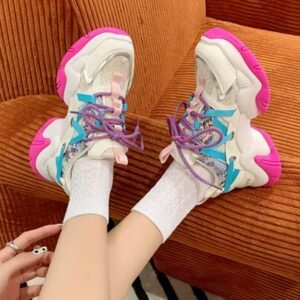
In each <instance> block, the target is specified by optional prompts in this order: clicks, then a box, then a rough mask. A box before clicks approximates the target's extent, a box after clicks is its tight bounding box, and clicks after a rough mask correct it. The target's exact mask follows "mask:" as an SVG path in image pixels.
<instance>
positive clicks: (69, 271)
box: [39, 215, 110, 300]
mask: <svg viewBox="0 0 300 300" xmlns="http://www.w3.org/2000/svg"><path fill="white" fill-rule="evenodd" d="M106 232H107V221H106V219H104V218H103V217H100V216H97V215H82V216H78V217H75V218H73V219H70V220H69V221H67V222H66V223H65V225H64V227H63V230H62V233H61V235H60V238H59V241H58V244H57V247H56V250H55V254H54V257H53V260H52V263H51V265H50V268H49V271H48V275H47V278H46V281H45V284H44V287H43V290H42V292H41V295H40V298H39V299H42V300H48V299H49V300H52V299H74V300H75V299H89V300H94V299H95V300H99V299H104V300H105V299H110V297H109V279H108V278H109V276H108V265H107V234H106Z"/></svg>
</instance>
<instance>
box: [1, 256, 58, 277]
mask: <svg viewBox="0 0 300 300" xmlns="http://www.w3.org/2000/svg"><path fill="white" fill-rule="evenodd" d="M52 257H53V252H44V253H41V254H39V255H33V254H32V253H31V252H23V253H21V254H19V255H17V256H15V257H13V258H12V259H10V260H9V261H8V262H6V263H5V264H4V265H3V267H5V268H7V270H8V272H9V273H10V274H11V275H13V274H15V273H16V272H18V271H22V270H26V269H28V268H32V269H35V268H39V267H41V266H48V265H49V264H50V262H51V259H52Z"/></svg>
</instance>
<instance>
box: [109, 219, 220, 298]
mask: <svg viewBox="0 0 300 300" xmlns="http://www.w3.org/2000/svg"><path fill="white" fill-rule="evenodd" d="M116 223H117V222H114V221H113V220H110V222H109V225H108V230H110V229H112V228H113V227H114V226H115V224H116ZM126 300H222V298H221V297H218V296H215V295H211V294H209V293H207V292H205V291H203V290H201V289H199V288H195V287H192V286H190V285H189V284H187V283H185V282H183V281H180V280H177V279H175V278H172V277H170V276H167V275H166V274H164V273H162V272H160V271H158V270H157V269H156V267H155V265H154V262H153V261H152V260H151V261H150V262H149V263H148V264H147V266H146V267H145V269H144V270H143V272H142V273H141V274H140V276H139V277H138V278H137V279H136V280H135V281H134V283H133V285H132V288H131V289H130V291H129V293H128V295H127V297H126Z"/></svg>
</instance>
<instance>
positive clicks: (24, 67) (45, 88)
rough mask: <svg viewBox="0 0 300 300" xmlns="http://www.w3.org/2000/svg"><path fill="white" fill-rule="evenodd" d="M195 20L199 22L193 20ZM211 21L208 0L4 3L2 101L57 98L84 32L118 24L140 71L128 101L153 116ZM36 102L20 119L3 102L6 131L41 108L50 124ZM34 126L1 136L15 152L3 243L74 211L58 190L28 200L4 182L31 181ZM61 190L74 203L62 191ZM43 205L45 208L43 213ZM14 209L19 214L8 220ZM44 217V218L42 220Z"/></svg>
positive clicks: (0, 198) (0, 16) (0, 211)
mask: <svg viewBox="0 0 300 300" xmlns="http://www.w3.org/2000/svg"><path fill="white" fill-rule="evenodd" d="M191 15H194V18H192V19H191V20H190V21H189V22H186V20H187V19H188V18H189V16H191ZM204 16H205V8H204V1H200V0H199V1H196V2H194V1H193V0H189V1H183V0H180V1H177V0H171V1H161V0H154V1H143V0H140V1H126V2H125V1H121V0H118V1H110V0H106V1H102V0H99V1H94V0H81V1H80V0H77V1H75V0H72V1H71V0H70V1H68V0H53V1H52V0H51V1H44V0H14V1H6V0H0V45H1V47H0V102H1V101H2V102H3V101H7V100H10V99H14V98H18V97H21V96H26V95H39V94H48V95H55V94H56V83H55V78H56V72H57V67H58V65H59V62H60V60H61V58H62V56H63V55H64V53H65V52H66V51H67V49H68V48H69V47H70V46H71V44H72V43H73V42H75V41H76V40H77V39H78V37H79V36H81V35H83V34H84V33H86V32H88V31H90V30H93V29H95V28H97V27H103V26H110V27H120V28H123V29H125V30H127V31H128V32H129V33H130V35H131V36H132V38H133V41H134V44H135V49H136V59H135V64H136V71H135V80H134V84H133V87H132V91H131V92H130V96H129V99H128V102H129V107H130V111H136V112H139V114H143V115H146V114H148V113H149V111H150V110H151V109H152V106H153V105H154V104H155V103H156V102H157V101H158V100H159V98H160V95H161V94H162V93H163V92H164V90H165V88H166V86H167V85H168V84H169V81H170V80H171V78H172V77H173V74H174V72H175V71H176V69H177V67H178V66H179V65H180V64H181V62H182V60H183V58H184V56H185V55H186V53H187V51H188V50H189V48H190V45H191V43H192V42H193V40H194V37H195V35H196V33H197V32H198V30H199V28H200V27H201V26H202V24H203V22H204ZM174 20H176V22H174ZM29 98H30V97H29ZM29 98H28V97H23V98H20V99H19V100H18V102H17V103H18V107H17V108H16V109H17V111H19V115H17V114H15V113H14V111H15V108H13V106H10V104H8V103H7V104H6V103H2V104H0V111H1V112H2V116H1V122H2V126H3V125H4V124H5V123H6V122H7V123H8V124H10V122H9V120H16V119H20V120H27V118H26V116H24V114H25V115H26V112H28V110H29V111H31V112H32V111H34V114H33V115H31V118H33V119H34V120H38V121H37V123H36V124H38V126H40V125H42V123H41V122H40V120H41V118H43V120H44V119H45V114H43V113H44V112H43V108H41V107H40V106H35V105H31V106H28V105H27V103H26V101H28V100H29ZM37 99H39V98H37ZM50 100H51V98H49V103H48V105H50V107H52V106H53V107H52V108H53V109H54V110H55V109H56V106H57V105H58V107H60V108H62V107H64V106H63V105H62V103H60V102H59V99H56V101H50ZM13 101H14V100H13ZM13 101H12V102H13ZM37 101H38V100H37ZM44 101H45V100H44ZM46 102H47V101H46ZM4 112H5V114H3V113H4ZM41 114H42V117H41ZM49 115H51V114H49ZM54 115H55V113H54ZM11 126H13V125H12V124H11ZM30 126H31V125H29V124H28V123H22V127H16V128H11V129H12V131H10V130H8V131H10V137H8V136H7V135H6V133H7V132H8V131H7V129H4V128H3V127H2V129H1V134H4V135H5V136H6V138H5V139H3V140H2V142H1V143H0V147H1V148H2V149H7V152H6V151H3V156H2V158H0V160H1V159H2V162H1V167H0V168H1V169H6V170H8V172H3V174H6V175H5V176H2V180H0V186H1V185H2V184H3V189H2V193H1V194H0V203H2V205H0V242H2V243H4V242H5V240H7V239H8V237H10V238H13V237H14V236H16V235H17V234H19V233H20V232H21V231H23V230H26V229H28V228H33V227H37V226H39V225H41V224H46V223H51V222H52V223H53V222H54V223H55V222H59V221H61V219H62V217H63V212H64V209H65V207H66V205H65V204H62V203H55V202H52V203H50V202H49V200H51V199H53V198H55V197H52V196H51V193H49V195H47V198H48V200H47V201H44V200H39V198H34V197H32V196H27V194H26V192H25V193H24V191H23V194H20V195H22V197H21V196H19V194H18V193H17V192H16V193H9V192H8V191H9V190H10V188H9V186H8V187H7V186H6V185H5V183H4V182H6V180H8V179H13V178H15V182H16V183H17V185H19V184H20V186H22V185H23V183H24V179H25V178H23V179H20V178H19V176H18V175H17V176H16V177H15V175H16V173H19V174H21V175H22V174H24V173H23V168H25V169H26V170H27V171H28V162H27V160H28V155H27V153H28V149H29V145H30V142H31V139H32V137H33V135H34V132H35V131H36V130H37V129H38V126H35V127H34V129H32V130H31V131H30V135H28V136H26V134H24V132H28V130H30ZM18 132H19V133H20V134H19V135H18ZM17 136H18V137H17ZM16 137H17V138H16ZM3 138H4V137H3ZM25 138H27V140H26V141H25V140H24V139H25ZM4 152H6V153H4ZM12 153H14V154H17V156H18V157H20V155H21V157H22V159H21V161H22V163H21V164H19V162H18V163H16V161H15V160H14V159H10V158H9V157H11V155H12ZM7 158H8V159H7ZM18 180H20V181H18ZM37 182H38V181H37ZM27 183H28V182H27ZM39 186H40V184H37V185H36V188H37V189H39ZM30 189H31V188H30ZM51 189H53V186H51ZM32 190H33V189H31V191H32ZM56 190H57V189H56ZM58 193H59V194H60V196H61V197H62V198H63V199H64V200H66V197H64V196H63V193H62V192H61V191H60V192H58ZM41 196H42V197H44V196H45V193H44V192H42V193H41V194H39V197H41ZM39 204H40V205H41V209H40V211H39V213H38V210H39ZM43 205H44V206H43ZM43 207H48V209H43ZM8 212H14V213H11V214H9V217H7V214H8ZM22 212H26V216H22ZM27 212H28V213H29V214H27ZM37 214H38V215H39V218H36V217H35V216H36V215H37ZM29 215H30V216H31V217H30V218H29V217H28V216H29Z"/></svg>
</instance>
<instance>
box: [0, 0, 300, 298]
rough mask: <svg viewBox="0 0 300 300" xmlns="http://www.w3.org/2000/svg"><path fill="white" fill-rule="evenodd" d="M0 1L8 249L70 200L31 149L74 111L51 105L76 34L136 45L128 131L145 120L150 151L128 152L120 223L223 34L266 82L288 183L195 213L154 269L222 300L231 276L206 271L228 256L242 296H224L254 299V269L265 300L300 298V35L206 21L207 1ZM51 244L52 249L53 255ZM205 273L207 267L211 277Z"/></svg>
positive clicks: (270, 119) (1, 152) (3, 214)
mask: <svg viewBox="0 0 300 300" xmlns="http://www.w3.org/2000/svg"><path fill="white" fill-rule="evenodd" d="M216 2H217V1H216ZM224 2H225V1H224ZM0 3H1V6H0V14H1V15H0V26H1V27H0V30H1V32H0V45H1V47H0V54H1V56H0V76H1V77H0V93H1V95H0V96H1V100H2V101H3V102H2V103H1V104H0V140H1V143H0V242H2V243H4V242H5V241H7V240H8V239H11V238H13V237H14V236H16V235H17V234H19V233H21V232H22V231H23V230H27V229H29V228H34V227H37V226H40V225H42V224H46V223H56V222H59V221H61V219H62V217H63V214H64V210H65V207H66V204H65V203H66V202H67V197H66V195H65V194H64V193H63V191H62V190H61V189H59V188H58V187H57V186H56V185H55V184H51V183H47V182H42V181H40V180H39V179H38V178H37V177H36V176H35V175H34V174H33V173H32V171H31V169H30V167H29V164H28V149H29V146H30V143H31V140H32V138H33V136H34V134H35V133H36V131H37V130H38V128H39V127H40V126H41V125H42V124H43V123H44V122H45V121H46V120H48V119H49V118H51V117H53V116H58V117H63V116H64V115H65V113H66V107H65V105H64V104H63V102H62V101H60V99H59V98H58V96H55V93H56V90H55V76H56V68H57V65H58V64H59V61H60V59H61V57H62V55H63V53H64V52H65V51H66V50H67V48H68V47H69V46H70V45H71V43H72V42H73V41H75V40H76V39H77V37H78V36H79V35H81V34H82V33H85V32H87V31H89V30H91V29H94V28H96V27H98V26H118V27H122V28H124V29H125V30H127V31H129V33H130V34H131V35H132V38H133V40H134V43H135V49H136V73H135V79H134V84H133V87H132V90H131V91H130V94H129V98H128V100H129V106H130V112H129V113H128V126H129V129H132V128H133V127H134V124H135V123H136V121H137V119H138V118H139V119H140V124H141V129H142V132H143V134H144V138H145V145H146V149H145V152H144V153H138V152H135V151H130V152H129V161H130V164H129V165H128V166H127V167H120V166H116V168H115V169H116V172H115V180H114V187H113V190H112V194H111V196H112V197H111V215H112V216H113V217H115V218H118V219H121V218H123V217H124V216H125V215H126V214H127V213H128V212H129V211H130V209H131V207H132V206H133V205H134V204H135V203H136V202H137V201H138V200H139V199H140V198H141V197H142V196H143V195H144V194H145V193H147V191H148V190H149V189H150V188H151V187H152V186H153V185H154V184H155V182H156V181H157V180H158V179H159V178H160V176H161V174H162V173H163V172H164V170H165V168H166V167H167V166H166V165H161V164H160V162H159V160H158V155H159V152H160V150H161V149H162V148H163V147H165V146H166V145H167V144H168V143H169V142H170V139H169V133H168V129H167V125H166V122H165V117H166V116H167V115H169V114H170V113H172V112H173V111H174V108H175V106H176V104H177V103H178V101H179V100H185V99H187V97H188V96H189V95H190V94H191V93H192V91H193V90H194V88H195V78H194V77H195V75H194V74H195V59H194V47H195V45H196V43H197V42H198V40H199V38H200V36H201V34H202V33H203V32H204V31H205V30H207V29H208V28H211V27H214V26H219V27H224V28H226V29H228V30H230V31H232V32H233V33H234V34H236V35H237V36H238V37H239V38H241V39H242V40H243V41H244V42H245V43H246V44H247V46H248V47H249V48H250V49H251V50H252V51H253V52H254V54H255V55H256V56H257V57H258V58H259V60H260V61H261V64H262V65H263V67H264V68H265V70H266V73H267V75H268V77H269V80H270V85H271V96H272V100H271V105H270V109H269V111H268V112H267V113H266V114H265V115H264V116H263V117H259V118H258V119H256V120H255V122H254V123H255V125H257V126H259V127H262V128H263V129H266V130H267V131H268V132H269V133H270V134H271V135H272V137H273V138H274V141H275V143H276V145H277V146H278V149H279V151H280V154H281V157H282V161H283V175H282V179H281V180H280V182H279V184H278V185H276V187H275V188H274V189H266V188H260V189H250V188H249V189H243V190H241V191H234V192H232V193H230V194H227V195H225V196H221V197H219V198H218V199H211V200H210V201H208V202H207V203H205V204H204V205H202V206H201V207H197V208H196V209H195V210H194V211H193V212H192V213H191V214H190V215H189V216H188V218H187V219H186V220H185V221H184V222H183V224H182V225H181V226H180V227H179V228H178V230H177V231H176V232H175V234H174V235H173V236H172V237H171V240H172V241H171V242H170V243H166V244H165V245H164V248H163V249H162V251H161V252H160V253H159V254H158V257H157V261H158V262H159V264H160V268H161V269H163V270H164V271H166V272H168V273H169V274H171V275H173V276H179V277H180V278H182V279H184V280H186V281H190V282H193V283H194V284H195V285H199V286H203V287H205V286H206V287H207V288H208V290H211V291H213V292H214V290H215V291H217V292H218V293H220V289H218V288H216V286H217V284H218V282H219V283H220V284H221V283H222V282H224V278H223V277H222V276H217V274H216V273H213V272H212V273H210V271H209V268H208V267H207V265H209V263H210V264H211V265H213V264H214V263H217V262H218V261H217V260H216V258H215V257H221V258H222V263H223V264H224V265H225V264H228V269H227V272H228V273H227V274H229V275H228V276H231V275H232V274H235V276H240V280H239V281H238V282H239V285H240V290H239V291H238V290H237V289H233V288H230V287H228V288H227V289H226V285H224V284H223V285H221V286H222V288H223V289H224V293H223V294H224V297H226V298H228V299H241V298H239V297H241V296H240V295H243V299H254V298H253V295H255V294H254V290H253V289H250V288H247V284H248V282H247V272H250V271H251V272H252V271H253V272H256V270H258V271H257V272H258V273H257V274H258V275H257V276H258V277H257V278H260V279H259V280H257V281H256V282H255V280H254V279H255V278H254V277H251V278H252V279H251V280H252V281H251V284H253V285H255V286H256V287H257V289H258V290H260V289H261V290H262V289H264V290H265V291H266V292H265V294H262V295H263V296H264V297H265V299H280V297H278V294H277V293H278V292H282V291H284V287H283V286H282V284H280V280H281V278H283V279H284V280H283V282H286V286H287V288H288V289H290V293H286V295H287V297H286V298H282V299H299V298H300V292H299V291H300V288H299V284H300V279H299V278H300V273H299V269H300V254H299V253H300V239H299V227H300V204H299V195H300V171H299V170H300V156H299V153H298V151H297V150H295V149H298V148H299V146H300V144H299V131H300V127H299V113H298V112H299V110H300V106H299V105H300V104H299V103H300V98H299V91H298V85H299V84H298V83H299V81H300V65H299V58H298V56H299V53H300V37H299V36H293V35H287V34H282V33H276V32H270V31H265V30H257V29H253V28H249V27H245V26H240V25H236V24H233V23H228V22H222V21H217V20H214V19H209V18H204V10H203V9H204V4H203V2H201V1H196V0H190V1H183V0H182V1H176V0H171V1H163V0H155V1H126V2H125V1H121V0H119V1H117V0H116V1H108V0H107V1H101V0H98V1H96V0H93V1H83V0H82V1H75V0H73V1H59V0H57V1H51V2H50V1H42V0H40V1H38V0H32V1H29V0H24V1H21V0H19V1H17V0H15V1H13V2H9V1H3V0H0ZM30 3H31V5H29V4H30ZM244 3H245V2H244ZM251 3H252V2H251ZM245 5H246V4H245ZM247 5H249V7H250V6H251V5H250V4H249V3H247ZM282 5H283V6H284V3H283V4H282ZM282 11H283V14H284V13H285V12H284V10H282ZM257 12H258V14H259V9H258V10H257ZM203 21H204V24H203ZM31 94H32V95H31ZM33 94H36V95H33ZM42 94H44V95H42ZM23 96H24V97H23ZM5 100H10V101H5ZM54 240H55V239H52V240H50V241H47V244H48V245H50V246H53V245H54ZM183 245H185V246H183ZM174 249H175V250H176V249H179V250H178V253H180V259H179V258H178V264H179V265H180V264H181V263H182V262H183V261H184V263H185V268H186V269H184V268H183V267H182V269H181V271H180V270H176V267H174V266H175V265H176V261H174V260H171V259H170V253H171V254H172V253H174V251H175V250H174ZM172 251H173V252H172ZM185 251H186V256H185V257H184V253H185ZM176 253H177V250H176ZM197 253H199V255H200V254H201V257H202V256H204V257H203V259H202V258H199V257H200V256H199V257H198V256H197ZM178 255H179V254H178ZM174 256H175V253H174ZM195 261H196V262H197V264H196V263H195ZM243 266H244V267H243ZM202 267H203V270H204V271H205V270H207V271H205V272H207V273H206V274H207V276H206V277H205V278H204V277H201V274H200V273H201V270H202ZM239 268H244V269H243V270H245V269H246V270H248V271H247V272H246V271H241V272H239ZM189 269H190V272H188V271H187V270H189ZM182 270H185V271H184V272H183V271H182ZM210 274H211V275H212V276H211V277H210ZM230 274H231V275H230ZM224 276H226V273H224ZM272 276H273V277H272ZM231 278H232V280H234V276H233V275H232V277H231ZM208 280H209V281H210V282H212V283H211V284H210V285H209V284H207V281H208ZM268 283H270V284H269V285H268ZM232 284H234V282H233V283H232ZM213 289H214V290H213ZM255 296H257V295H255ZM256 299H263V298H261V297H257V298H256Z"/></svg>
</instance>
